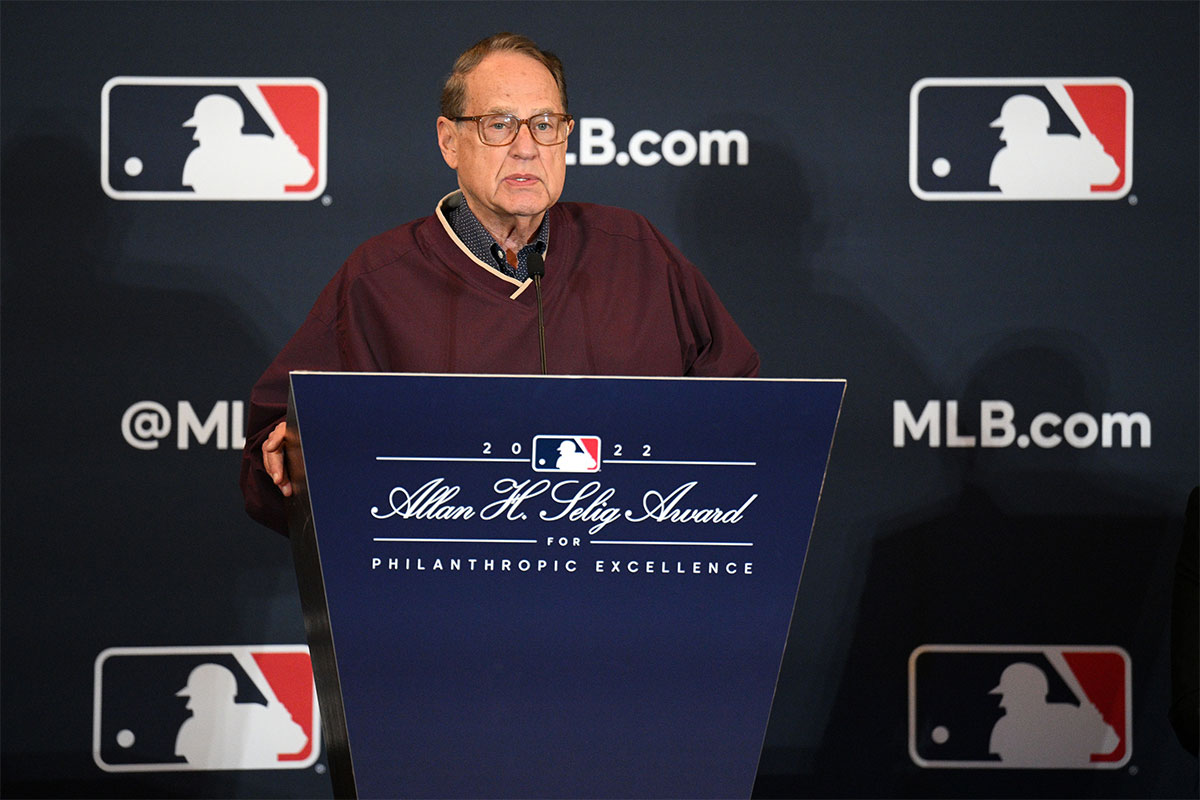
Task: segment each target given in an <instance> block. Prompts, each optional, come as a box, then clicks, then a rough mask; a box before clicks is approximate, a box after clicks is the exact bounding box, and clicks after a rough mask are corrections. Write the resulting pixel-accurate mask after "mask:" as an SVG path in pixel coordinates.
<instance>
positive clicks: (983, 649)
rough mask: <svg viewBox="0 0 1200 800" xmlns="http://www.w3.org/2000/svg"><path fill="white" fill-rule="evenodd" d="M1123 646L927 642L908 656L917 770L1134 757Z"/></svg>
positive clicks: (911, 743)
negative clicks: (921, 768) (940, 643)
mask: <svg viewBox="0 0 1200 800" xmlns="http://www.w3.org/2000/svg"><path fill="white" fill-rule="evenodd" d="M1131 687H1132V678H1131V674H1130V662H1129V654H1128V653H1126V652H1125V651H1124V650H1123V649H1121V648H1120V647H1106V646H1105V647H1080V646H1068V645H924V646H922V647H918V648H917V649H916V650H914V651H913V653H912V655H911V656H910V657H909V660H908V750H909V755H910V757H911V758H912V760H913V763H915V764H917V765H918V766H921V767H957V768H961V767H975V768H1027V769H1028V768H1036V769H1117V768H1119V767H1122V766H1124V765H1125V764H1126V763H1127V762H1128V761H1129V759H1130V757H1131V756H1132V754H1133V741H1132V739H1133V731H1132V720H1133V709H1132V706H1131V694H1132V691H1131Z"/></svg>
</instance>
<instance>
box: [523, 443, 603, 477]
mask: <svg viewBox="0 0 1200 800" xmlns="http://www.w3.org/2000/svg"><path fill="white" fill-rule="evenodd" d="M533 469H534V471H535V472H599V471H600V437H599V436H563V435H556V436H551V435H542V436H535V437H533Z"/></svg>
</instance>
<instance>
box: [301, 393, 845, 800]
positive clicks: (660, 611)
mask: <svg viewBox="0 0 1200 800" xmlns="http://www.w3.org/2000/svg"><path fill="white" fill-rule="evenodd" d="M844 386H845V384H844V382H843V381H803V380H758V379H656V378H590V377H589V378H563V377H496V376H461V375H364V374H353V375H351V374H330V373H293V375H292V392H293V403H294V413H295V415H296V419H297V421H298V423H299V430H300V438H301V442H302V451H303V465H304V470H305V480H306V482H307V492H308V498H309V501H310V503H311V513H312V526H313V530H315V543H316V548H317V549H318V550H319V561H320V567H321V571H322V573H323V579H324V599H325V601H326V603H327V609H322V613H327V615H328V616H327V619H326V620H324V621H323V626H324V625H327V626H328V627H327V630H328V633H329V637H330V638H331V641H313V642H311V645H312V647H313V649H314V653H316V651H319V650H321V649H323V648H324V649H326V650H327V649H328V648H330V647H332V651H333V653H334V654H335V655H336V663H337V677H338V678H340V686H341V700H342V702H343V708H342V709H335V712H338V713H332V714H331V713H330V712H329V711H327V710H325V709H323V711H324V712H325V716H326V718H327V720H329V719H332V720H339V719H340V718H341V713H340V712H342V711H344V718H345V727H346V730H345V735H346V736H347V737H348V743H349V752H350V757H351V759H352V761H353V775H354V778H353V779H354V784H355V789H356V791H357V793H358V794H359V796H362V797H396V796H403V797H739V796H740V797H749V796H750V793H751V790H752V787H753V784H754V778H755V771H756V768H757V763H758V758H759V752H760V748H761V746H762V741H763V736H764V734H765V731H766V724H767V718H768V715H769V713H770V707H771V700H772V696H773V693H774V690H775V682H776V679H777V677H778V672H779V666H780V660H781V658H782V655H783V649H784V644H785V641H786V638H787V632H788V628H789V625H790V621H791V616H792V609H793V604H794V602H795V597H796V591H797V588H798V585H799V580H800V573H801V569H802V566H803V563H804V556H805V552H806V549H807V546H808V539H809V533H810V531H811V529H812V524H813V518H814V515H815V513H816V508H817V501H818V498H819V496H820V492H821V485H822V482H823V480H824V475H825V467H826V463H827V460H828V456H829V449H830V445H831V442H832V438H833V431H834V427H835V424H836V421H837V416H838V410H839V407H840V404H841V398H842V393H843V389H844ZM293 535H294V536H295V535H296V534H293ZM310 535H311V534H310ZM298 569H299V565H298ZM302 591H303V590H302ZM323 626H322V629H324V627H323ZM793 646H803V643H795V642H794V643H793ZM314 663H316V664H317V665H318V674H317V678H318V683H319V684H320V683H321V681H322V679H323V677H324V676H322V674H321V672H322V670H321V668H320V666H319V665H320V664H321V663H322V662H321V659H320V658H314ZM337 739H338V737H337V735H336V734H331V741H336V740H337ZM334 777H335V783H336V782H337V781H338V776H337V775H336V774H335V776H334Z"/></svg>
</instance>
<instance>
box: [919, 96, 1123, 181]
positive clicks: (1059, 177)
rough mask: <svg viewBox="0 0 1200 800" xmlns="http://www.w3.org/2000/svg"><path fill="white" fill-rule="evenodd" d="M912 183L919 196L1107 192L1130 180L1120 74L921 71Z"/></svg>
mask: <svg viewBox="0 0 1200 800" xmlns="http://www.w3.org/2000/svg"><path fill="white" fill-rule="evenodd" d="M909 113H910V118H909V186H910V188H911V189H912V191H913V194H915V195H916V196H917V197H920V198H921V199H923V200H1104V199H1108V200H1112V199H1116V198H1120V197H1124V196H1125V195H1127V194H1128V193H1129V189H1130V186H1131V185H1132V181H1133V90H1132V89H1131V88H1130V86H1129V84H1128V83H1126V82H1125V81H1123V80H1121V79H1120V78H924V79H922V80H920V81H917V83H916V84H915V85H914V86H913V88H912V91H911V92H910V95H909Z"/></svg>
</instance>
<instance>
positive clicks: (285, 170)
mask: <svg viewBox="0 0 1200 800" xmlns="http://www.w3.org/2000/svg"><path fill="white" fill-rule="evenodd" d="M326 107H327V100H326V92H325V87H324V85H322V84H321V82H320V81H317V80H314V79H312V78H132V77H119V78H113V79H112V80H110V81H109V82H108V83H107V84H105V86H104V90H103V91H102V93H101V143H100V149H101V183H102V184H103V186H104V191H105V192H107V193H108V195H109V196H110V197H113V198H115V199H118V200H308V199H312V198H314V197H317V196H319V195H320V194H321V193H322V192H323V191H324V190H325V180H326V163H325V162H326V150H327V148H326V128H327V124H326V123H327V110H326Z"/></svg>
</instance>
